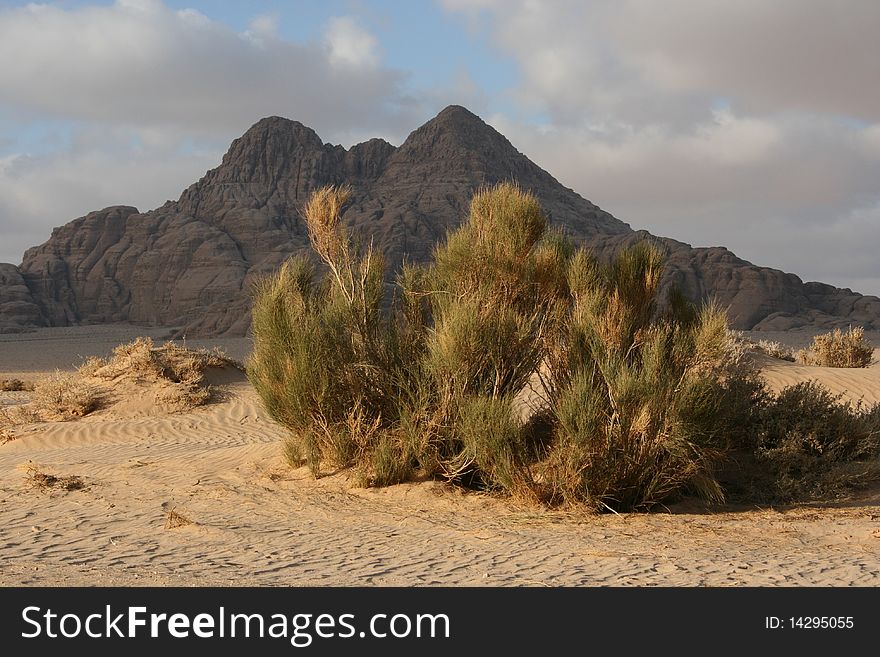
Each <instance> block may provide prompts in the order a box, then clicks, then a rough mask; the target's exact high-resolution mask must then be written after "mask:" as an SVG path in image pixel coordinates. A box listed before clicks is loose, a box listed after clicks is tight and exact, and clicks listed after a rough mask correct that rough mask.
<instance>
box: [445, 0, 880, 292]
mask: <svg viewBox="0 0 880 657" xmlns="http://www.w3.org/2000/svg"><path fill="white" fill-rule="evenodd" d="M443 4H444V5H445V6H446V7H447V9H449V10H450V11H452V12H460V13H462V14H463V15H465V16H466V17H467V18H468V22H469V24H470V25H471V27H472V28H475V29H477V30H482V31H483V32H484V33H487V34H488V35H489V37H490V38H491V39H492V40H493V43H494V44H495V45H496V46H497V47H498V48H499V49H500V50H501V51H503V52H504V53H506V54H507V55H509V56H511V57H513V58H514V59H515V60H516V61H517V62H518V64H519V67H520V71H521V74H522V78H521V81H520V82H519V83H518V85H517V86H516V88H514V89H512V90H510V92H511V94H512V96H513V97H514V98H515V99H516V100H517V103H518V105H519V106H520V107H521V108H523V109H526V110H528V111H531V112H534V113H538V114H539V115H542V116H544V117H546V119H545V120H544V121H543V122H542V123H541V124H540V125H535V124H534V123H530V122H518V121H515V120H513V119H511V118H510V116H505V115H501V114H499V115H496V116H494V117H492V119H491V121H492V123H493V124H494V125H495V126H496V127H498V128H499V129H500V130H501V131H502V132H504V133H505V134H506V135H507V136H508V137H509V138H510V139H511V141H513V143H514V144H516V145H518V146H519V147H520V149H521V150H522V151H523V152H525V153H526V155H528V156H530V157H532V158H533V159H534V160H535V161H537V162H538V163H539V164H541V165H542V166H543V167H544V168H546V169H547V170H549V171H550V172H551V173H553V174H554V175H555V176H556V177H557V178H559V179H560V180H561V181H562V182H563V183H565V184H566V185H568V186H570V187H572V188H574V189H575V190H576V191H578V192H580V193H581V194H583V195H584V196H586V197H588V198H590V199H591V200H593V201H594V202H596V203H598V204H600V205H602V206H603V207H604V208H605V209H607V210H609V211H611V212H612V213H614V214H616V215H617V216H619V217H620V218H621V219H624V220H625V221H627V222H629V223H630V224H631V225H633V226H634V227H636V228H647V229H649V230H651V231H652V232H655V233H658V234H661V235H667V236H670V237H674V238H677V239H680V240H682V241H685V242H689V243H692V244H695V245H701V246H707V245H719V244H720V245H724V246H727V247H729V248H731V249H732V250H733V251H735V252H736V253H737V254H738V255H740V256H741V257H744V258H746V259H749V260H751V261H753V262H755V263H757V264H762V265H769V266H775V267H779V268H783V269H786V270H788V271H793V272H795V273H797V274H799V275H801V276H802V277H803V278H805V279H807V280H816V279H818V280H823V281H825V282H830V283H835V284H838V285H843V286H849V287H853V288H855V289H858V290H860V291H863V292H868V293H873V294H880V264H878V261H877V259H876V255H875V254H876V251H877V248H878V246H880V244H878V242H880V239H878V236H880V212H878V210H877V208H878V207H880V189H878V187H877V182H876V181H877V180H878V175H880V92H878V91H877V90H878V82H880V80H878V72H877V71H878V69H877V66H876V62H878V61H880V40H878V39H877V38H876V33H877V31H878V28H880V4H877V3H875V2H869V1H858V0H857V1H855V2H848V3H845V4H840V3H828V2H821V1H820V0H815V1H814V0H779V1H777V2H761V1H758V0H735V1H734V0H728V1H722V0H670V1H669V2H662V3H659V2H651V1H650V0H624V1H615V2H592V3H586V2H566V1H562V0H559V1H556V2H554V1H552V0H551V1H549V2H540V3H536V2H529V1H527V0H521V1H519V2H508V1H504V2H502V1H501V0H443Z"/></svg>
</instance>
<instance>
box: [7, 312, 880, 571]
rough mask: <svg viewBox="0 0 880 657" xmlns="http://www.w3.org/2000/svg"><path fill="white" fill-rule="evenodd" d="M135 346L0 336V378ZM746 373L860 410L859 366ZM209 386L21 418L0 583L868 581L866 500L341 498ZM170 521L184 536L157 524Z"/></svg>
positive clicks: (420, 490) (99, 332)
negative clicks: (76, 416)
mask: <svg viewBox="0 0 880 657" xmlns="http://www.w3.org/2000/svg"><path fill="white" fill-rule="evenodd" d="M144 333H149V332H145V331H144V330H143V329H137V328H130V327H122V328H120V327H114V328H107V327H87V328H77V329H52V330H44V331H37V332H35V333H30V334H23V335H17V336H0V378H10V374H11V373H17V374H18V375H20V376H22V377H23V378H26V379H34V378H37V377H38V376H39V375H40V373H41V372H46V371H51V370H53V369H54V368H56V367H71V366H73V365H75V364H76V363H78V362H79V360H80V357H81V356H88V355H106V354H107V353H108V352H109V350H110V349H111V348H112V347H113V346H114V345H115V344H117V343H119V342H123V341H126V340H129V339H130V338H131V337H133V336H134V335H139V334H144ZM152 335H153V337H155V338H161V337H162V336H163V335H164V334H163V332H161V331H158V332H152ZM213 344H216V342H215V341H200V342H194V341H193V342H190V343H189V346H212V345H213ZM226 346H227V347H228V350H229V352H230V354H231V355H233V356H237V357H243V355H244V354H245V353H246V351H247V341H246V340H238V341H232V342H227V344H226ZM878 357H880V352H878ZM764 365H765V366H766V368H765V375H766V377H767V379H768V381H769V383H770V385H771V386H774V387H778V386H782V385H786V384H789V383H793V382H795V381H799V380H803V379H804V378H818V379H820V380H821V381H823V382H825V383H826V384H828V385H831V386H832V387H833V388H835V389H838V390H841V391H844V390H845V391H847V394H848V395H850V396H851V398H853V399H857V398H864V399H865V400H866V401H880V366H878V365H875V366H873V367H872V368H868V369H864V370H830V371H828V370H825V369H824V368H805V367H802V366H798V365H794V364H791V363H785V362H782V361H772V362H770V361H768V362H767V363H764ZM223 383H224V385H223V388H224V395H223V396H222V399H221V400H220V401H217V402H215V403H212V404H210V405H208V406H205V407H203V408H200V409H197V410H195V411H191V412H187V413H180V414H167V413H162V412H160V411H157V410H156V409H150V408H148V407H145V406H138V405H136V404H135V405H131V406H128V407H125V406H123V407H119V408H116V409H108V410H104V411H99V412H98V413H96V414H93V415H90V416H88V417H86V418H84V419H82V420H79V421H75V422H66V423H44V424H38V425H33V426H31V427H29V428H28V429H27V430H26V433H25V434H24V435H23V436H21V437H19V438H18V439H16V440H13V441H11V442H9V443H6V444H5V445H2V446H0V584H3V585H170V584H174V585H211V584H213V585H403V586H413V585H503V586H515V585H526V586H540V585H548V586H556V585H674V586H693V585H711V586H737V585H757V586H769V585H787V586H814V585H830V586H845V585H871V586H876V585H880V492H878V491H875V492H873V493H868V494H865V495H864V496H863V497H862V498H861V499H860V500H857V501H854V502H851V503H848V504H846V505H837V506H834V507H817V506H806V507H798V508H788V509H754V508H751V509H734V508H723V509H711V510H710V509H705V508H703V507H701V506H700V505H698V504H696V503H694V502H685V503H682V504H680V505H677V506H675V507H673V508H671V509H669V510H668V512H666V511H664V512H658V513H653V514H629V515H618V516H615V515H606V516H600V517H584V516H576V515H571V514H563V513H558V512H547V511H541V510H537V509H525V508H513V507H511V505H510V504H509V503H508V502H506V501H504V500H501V499H497V498H492V497H489V496H486V495H479V494H474V493H463V492H461V491H458V490H456V489H454V488H452V487H449V486H445V485H443V484H440V483H436V482H422V483H413V484H406V485H401V486H393V487H389V488H385V489H367V490H365V489H358V488H353V487H352V486H351V485H350V482H349V481H348V479H347V475H346V474H345V473H340V474H337V475H334V476H330V477H325V478H323V479H320V480H317V481H316V480H315V479H313V478H312V477H311V476H310V474H309V473H308V471H307V470H305V469H299V470H291V469H290V468H288V467H287V466H285V465H284V463H283V461H282V459H281V456H280V449H279V444H280V440H281V438H282V437H283V431H282V430H281V429H280V428H279V427H278V426H276V425H275V424H274V423H272V422H271V421H269V420H268V419H267V418H266V416H265V413H264V412H263V411H262V409H261V408H260V405H259V401H258V399H257V397H256V394H255V393H254V391H253V389H252V388H251V387H250V385H249V384H248V383H247V381H245V380H244V378H243V376H238V377H237V378H236V377H227V379H226V380H225V381H224V382H223ZM15 395H19V396H18V397H15ZM20 395H21V393H6V394H5V395H4V394H0V397H2V398H3V399H4V400H5V401H6V402H7V403H10V402H13V401H16V400H18V401H20V400H21V396H20ZM28 462H32V463H34V464H35V465H36V466H38V467H39V469H40V470H42V471H44V472H49V473H53V474H57V475H78V476H80V477H82V479H83V481H84V483H85V487H84V488H83V489H80V490H73V491H58V490H48V491H43V490H39V489H36V488H33V487H29V486H28V485H27V477H26V473H25V470H24V468H25V467H26V465H27V464H28ZM171 510H174V511H175V512H176V513H179V514H182V515H183V516H185V517H186V518H188V519H190V520H191V521H192V522H191V524H188V525H184V526H180V527H177V528H167V526H166V522H167V517H168V513H169V511H171Z"/></svg>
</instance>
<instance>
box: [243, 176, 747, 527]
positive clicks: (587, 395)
mask: <svg viewBox="0 0 880 657" xmlns="http://www.w3.org/2000/svg"><path fill="white" fill-rule="evenodd" d="M347 198H348V193H347V191H346V190H345V189H344V188H338V187H329V188H324V189H322V190H319V191H318V192H316V193H315V194H314V195H313V196H312V198H311V199H310V201H309V203H308V204H307V205H306V208H305V212H304V214H305V218H306V222H307V224H308V228H309V234H310V237H311V242H312V247H313V251H314V252H315V253H316V254H317V255H318V256H319V258H320V260H321V262H322V266H323V275H321V273H320V272H319V270H318V268H317V267H316V266H315V265H313V264H312V263H311V261H310V260H308V259H307V258H305V257H302V256H300V257H296V258H293V259H291V260H290V261H288V262H287V263H285V264H284V265H283V266H282V267H281V269H280V270H279V271H278V272H277V273H276V274H274V275H272V276H270V277H268V278H266V279H264V280H263V281H261V282H260V283H259V284H258V286H257V287H256V290H255V300H254V305H253V323H252V326H253V333H254V351H253V354H252V356H251V360H250V363H249V366H248V370H247V371H248V376H249V377H250V379H251V381H252V382H253V384H254V386H255V387H256V389H257V391H258V393H259V394H260V396H261V398H262V400H263V402H264V405H265V406H266V408H267V409H268V411H269V413H270V414H271V415H272V417H273V418H275V419H276V420H277V421H278V422H280V423H281V424H283V425H284V426H286V427H287V428H288V429H290V431H291V435H290V438H289V439H288V440H287V441H286V443H285V455H286V456H287V458H288V460H290V461H291V462H292V463H301V462H302V461H305V462H306V463H307V464H308V465H309V466H310V467H311V469H312V470H313V472H315V473H316V474H318V473H320V472H321V471H322V467H323V466H324V465H330V466H332V467H337V468H340V467H350V466H356V467H357V468H358V470H359V472H360V480H361V481H362V482H363V483H366V484H372V485H385V484H391V483H397V482H400V481H404V480H406V479H409V478H412V477H413V476H414V475H415V474H416V473H420V474H422V475H425V476H436V477H444V478H446V479H449V480H452V481H455V482H458V483H461V484H464V485H468V486H475V487H480V488H487V489H491V490H499V491H503V492H505V493H508V494H514V495H519V496H522V497H529V498H539V499H542V500H544V501H546V502H548V503H552V504H568V503H571V504H581V505H587V506H589V507H591V508H594V509H612V510H628V509H637V508H648V507H650V506H651V505H653V504H656V503H659V502H662V501H663V500H665V499H668V498H669V497H670V496H673V495H676V494H679V493H681V492H682V491H684V490H693V491H696V492H698V493H700V494H702V495H704V496H705V497H707V498H709V499H714V500H718V499H720V498H721V490H720V488H719V486H718V484H717V482H716V481H715V478H714V476H713V468H714V465H715V463H716V462H717V460H718V459H719V457H720V455H722V454H723V453H724V452H725V451H726V450H727V448H728V447H729V445H730V443H731V442H732V441H734V440H735V439H736V436H737V435H738V434H740V433H745V432H747V431H749V430H750V427H751V426H752V424H753V423H754V421H755V420H754V418H753V417H752V416H753V409H754V408H755V407H756V406H757V404H756V402H757V400H758V399H759V398H760V397H761V395H762V394H764V393H763V387H762V386H761V384H760V382H759V381H758V379H757V376H756V375H755V373H754V372H752V371H750V370H749V369H748V368H747V366H746V365H745V364H744V363H743V362H742V360H741V355H742V349H741V347H740V346H739V343H738V341H737V340H736V339H735V336H734V335H733V334H732V333H731V332H730V331H729V330H728V328H727V323H726V318H725V315H724V313H723V312H722V310H721V309H719V308H718V307H716V306H712V305H710V306H707V307H705V308H703V309H699V308H696V307H694V306H693V305H691V304H689V303H687V302H686V301H685V300H684V299H683V297H681V295H678V297H676V298H677V301H676V298H672V299H670V302H669V303H667V304H666V306H665V310H664V311H663V312H660V311H659V310H658V307H657V298H658V295H659V284H660V276H661V273H662V254H661V253H660V251H659V250H658V249H657V248H655V247H652V246H650V245H648V244H640V245H636V246H635V247H632V248H630V249H625V250H623V251H621V252H620V254H619V255H618V256H617V257H616V258H615V259H614V260H613V261H612V262H610V263H600V262H598V261H597V260H595V259H594V258H592V257H591V256H590V255H588V254H587V253H586V252H585V251H583V250H576V249H575V248H574V247H573V246H572V245H571V244H570V242H568V240H566V239H565V238H564V237H563V236H562V235H560V234H558V233H556V232H553V231H548V230H547V221H546V218H545V217H544V215H543V213H542V212H541V209H540V206H539V204H538V202H537V200H536V199H535V197H534V196H532V195H531V194H529V193H527V192H525V191H523V190H521V189H520V188H518V187H517V186H515V185H513V184H509V183H503V184H500V185H497V186H495V187H493V188H489V189H483V190H480V191H479V192H478V193H477V194H475V196H474V198H473V200H472V202H471V206H470V213H469V215H468V217H467V220H466V221H465V222H464V223H463V224H462V226H460V227H459V228H458V229H456V230H454V231H452V232H451V233H450V234H449V235H448V237H447V239H446V241H445V242H444V243H442V244H440V245H439V246H438V247H437V248H436V249H435V252H434V259H433V262H432V263H430V264H428V265H422V266H414V265H408V266H405V267H404V268H403V270H402V271H401V273H400V275H399V276H398V277H397V279H396V281H395V285H394V293H393V294H391V295H385V294H383V291H382V285H383V281H384V271H383V266H382V263H381V259H379V258H378V257H377V256H376V255H375V254H374V253H373V252H372V249H371V248H367V249H363V248H360V247H359V246H358V243H357V241H356V240H355V239H354V238H353V236H351V235H350V234H349V233H348V232H347V230H346V229H345V227H344V226H343V225H342V224H341V221H340V216H341V212H342V208H343V206H344V203H345V202H346V199H347ZM388 297H390V298H391V299H392V301H391V308H390V309H383V305H382V303H383V299H385V298H388ZM536 379H538V380H539V381H540V385H537V386H536V387H537V388H539V389H540V395H539V400H538V403H537V405H536V407H535V408H534V409H533V411H534V412H535V414H534V416H533V417H532V418H531V419H529V418H522V417H520V415H519V413H518V412H517V411H516V410H515V404H514V400H516V399H517V398H518V397H519V396H520V395H521V394H522V393H523V391H524V390H525V389H526V387H527V386H529V385H531V384H532V383H534V382H535V380H536Z"/></svg>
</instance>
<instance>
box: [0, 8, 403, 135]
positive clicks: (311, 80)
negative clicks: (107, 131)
mask: <svg viewBox="0 0 880 657" xmlns="http://www.w3.org/2000/svg"><path fill="white" fill-rule="evenodd" d="M0 61H3V62H6V63H8V64H4V66H2V67H0V104H2V105H5V106H7V107H10V108H13V109H16V110H18V111H19V112H20V113H28V114H30V115H36V116H38V117H52V118H63V119H74V120H81V121H94V122H102V123H105V124H115V125H134V126H139V127H144V126H152V127H167V126H173V127H174V128H175V129H185V130H187V131H188V132H189V133H190V134H194V135H198V134H203V135H204V134H209V135H216V134H218V133H220V132H225V133H228V134H233V136H234V135H237V134H240V133H241V132H243V131H244V130H245V129H246V128H247V127H248V126H250V125H251V124H252V123H254V121H256V120H257V119H259V118H261V117H263V116H268V115H273V114H280V115H284V116H291V117H295V118H297V119H299V120H300V121H303V122H304V123H307V124H308V125H311V126H312V127H314V128H315V129H316V130H318V131H319V132H320V133H321V134H322V136H324V137H325V138H332V137H333V135H334V133H335V131H337V130H347V129H350V128H351V127H352V126H355V125H356V126H357V127H358V128H359V129H361V130H365V129H369V130H372V131H373V133H374V134H377V133H378V134H386V135H389V136H398V135H397V132H398V130H399V128H398V127H397V126H398V125H400V123H401V119H404V121H403V122H404V123H406V120H407V119H410V118H411V115H412V112H413V110H414V108H413V104H412V100H411V98H409V96H407V94H406V93H405V92H404V91H403V83H404V81H405V75H404V73H402V72H401V71H396V70H391V69H389V68H387V67H383V66H381V62H380V59H379V54H378V46H377V43H376V40H375V38H374V37H373V36H372V35H371V34H370V33H369V32H367V31H366V30H364V29H363V28H362V27H360V26H358V25H357V24H356V23H355V21H354V20H353V19H351V18H348V17H340V18H337V19H334V20H333V21H331V23H330V24H329V25H328V27H327V43H323V42H321V41H320V39H315V41H314V42H310V43H295V42H291V41H285V40H283V39H281V38H279V37H278V35H277V30H276V20H275V19H274V18H273V17H271V16H257V17H255V18H254V19H253V20H252V21H251V24H250V26H249V29H248V30H247V31H246V32H244V33H241V34H239V33H236V32H235V31H233V30H231V29H230V28H228V27H226V26H225V25H223V24H221V23H219V22H216V21H213V20H211V19H209V18H208V17H206V16H205V15H203V14H201V13H199V12H197V11H195V10H192V9H186V10H180V11H175V10H172V9H170V8H168V7H166V6H165V5H164V4H163V3H161V2H158V1H149V0H137V1H135V0H119V1H118V2H116V3H115V4H113V5H110V6H88V5H87V6H83V7H80V8H76V9H65V8H63V7H59V6H56V5H33V4H32V5H27V6H25V7H20V8H14V9H7V10H5V11H0ZM343 62H347V63H356V64H357V66H340V63H343ZM352 98H357V99H358V102H356V103H353V102H351V99H352Z"/></svg>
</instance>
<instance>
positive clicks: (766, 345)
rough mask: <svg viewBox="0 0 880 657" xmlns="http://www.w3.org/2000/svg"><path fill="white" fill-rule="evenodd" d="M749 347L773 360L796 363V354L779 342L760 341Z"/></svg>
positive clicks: (752, 343) (750, 344)
mask: <svg viewBox="0 0 880 657" xmlns="http://www.w3.org/2000/svg"><path fill="white" fill-rule="evenodd" d="M749 346H750V347H751V348H752V349H754V350H755V351H758V352H760V353H762V354H766V355H767V356H770V357H771V358H778V359H779V360H786V361H789V362H791V363H793V362H794V361H795V352H794V351H793V350H792V349H791V348H790V347H786V346H785V345H784V344H781V343H779V342H775V341H771V340H758V341H757V342H751V343H749Z"/></svg>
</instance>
